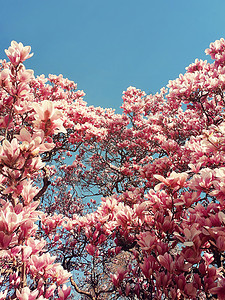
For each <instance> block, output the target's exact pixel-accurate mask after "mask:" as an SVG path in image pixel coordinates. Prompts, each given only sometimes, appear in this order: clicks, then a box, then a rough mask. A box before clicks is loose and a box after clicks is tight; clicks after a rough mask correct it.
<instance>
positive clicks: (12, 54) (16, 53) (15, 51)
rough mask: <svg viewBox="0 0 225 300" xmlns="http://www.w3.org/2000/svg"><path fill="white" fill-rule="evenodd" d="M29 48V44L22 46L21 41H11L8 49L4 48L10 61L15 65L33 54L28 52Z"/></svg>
mask: <svg viewBox="0 0 225 300" xmlns="http://www.w3.org/2000/svg"><path fill="white" fill-rule="evenodd" d="M30 50H31V47H30V46H25V47H24V46H23V44H22V43H17V42H15V41H12V42H11V46H10V47H9V48H8V50H5V53H6V55H7V56H8V58H9V59H10V61H11V63H12V64H13V65H15V66H17V65H19V64H20V63H22V62H24V61H25V60H26V59H28V58H30V57H32V56H33V53H31V54H30Z"/></svg>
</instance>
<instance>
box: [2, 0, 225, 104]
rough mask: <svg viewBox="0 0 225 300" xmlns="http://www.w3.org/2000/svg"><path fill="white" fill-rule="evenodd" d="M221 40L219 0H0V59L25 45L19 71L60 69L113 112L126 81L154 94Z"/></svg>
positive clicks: (223, 19) (224, 7)
mask: <svg viewBox="0 0 225 300" xmlns="http://www.w3.org/2000/svg"><path fill="white" fill-rule="evenodd" d="M221 37H224V38H225V1H224V0H220V1H219V0H214V1H212V0H188V1H185V0H175V1H173V0H158V1H157V0H154V1H152V0H136V1H134V0H111V1H109V0H108V1H107V0H64V1H62V0H60V1H59V0H54V1H52V0H39V1H34V0H30V1H27V0H20V1H19V0H7V1H1V17H0V58H5V57H6V56H5V54H4V49H5V48H8V46H9V45H10V42H11V40H16V41H17V42H22V43H23V44H24V45H30V46H31V47H32V52H34V56H33V57H32V58H31V59H30V60H29V61H27V63H26V67H27V68H32V69H34V71H35V74H36V75H40V74H45V75H48V74H49V73H50V74H60V73H61V74H63V75H64V77H67V78H69V79H70V80H73V81H75V82H77V83H78V88H79V89H83V90H84V91H85V93H86V94H87V95H86V97H85V100H86V101H87V102H88V103H89V104H92V105H95V106H102V107H113V108H117V109H118V108H119V106H120V105H121V103H122V99H121V96H122V92H123V90H125V89H126V88H127V87H128V86H130V85H132V86H136V87H137V88H141V89H142V90H145V91H146V92H147V93H149V92H152V93H155V92H157V91H158V90H159V89H160V88H161V87H163V86H165V85H166V84H167V83H168V81H169V80H170V79H175V78H176V77H177V76H178V75H179V74H180V73H184V71H185V67H186V66H188V65H189V64H190V63H192V62H193V61H194V59H195V58H202V59H206V56H205V54H204V50H205V48H207V47H208V45H209V44H210V42H213V41H215V40H216V39H220V38H221Z"/></svg>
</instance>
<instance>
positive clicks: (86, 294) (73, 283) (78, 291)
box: [70, 277, 97, 300]
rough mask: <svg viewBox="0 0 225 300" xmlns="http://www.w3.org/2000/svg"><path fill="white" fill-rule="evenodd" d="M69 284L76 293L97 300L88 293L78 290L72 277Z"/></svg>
mask: <svg viewBox="0 0 225 300" xmlns="http://www.w3.org/2000/svg"><path fill="white" fill-rule="evenodd" d="M70 282H71V284H72V286H73V287H74V288H75V290H76V292H77V293H79V294H82V295H85V296H87V297H89V298H90V299H92V300H97V299H96V297H95V296H92V295H91V294H90V293H88V292H86V291H82V290H81V289H79V287H78V286H77V284H76V282H75V281H74V280H73V278H72V277H70Z"/></svg>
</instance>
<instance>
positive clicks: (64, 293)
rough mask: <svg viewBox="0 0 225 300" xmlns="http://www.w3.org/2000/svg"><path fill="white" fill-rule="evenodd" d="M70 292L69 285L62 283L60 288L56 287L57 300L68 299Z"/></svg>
mask: <svg viewBox="0 0 225 300" xmlns="http://www.w3.org/2000/svg"><path fill="white" fill-rule="evenodd" d="M70 292H71V287H70V286H68V287H67V286H66V285H65V284H63V286H62V288H60V287H59V288H58V294H59V300H66V299H68V297H69V295H70Z"/></svg>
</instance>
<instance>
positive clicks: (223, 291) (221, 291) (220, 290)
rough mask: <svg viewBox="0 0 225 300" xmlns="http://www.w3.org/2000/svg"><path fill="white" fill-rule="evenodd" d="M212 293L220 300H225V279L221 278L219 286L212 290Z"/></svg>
mask: <svg viewBox="0 0 225 300" xmlns="http://www.w3.org/2000/svg"><path fill="white" fill-rule="evenodd" d="M210 293H212V294H216V295H217V297H218V299H219V300H224V295H225V279H224V278H220V279H219V284H218V286H217V287H213V288H212V289H210Z"/></svg>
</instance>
